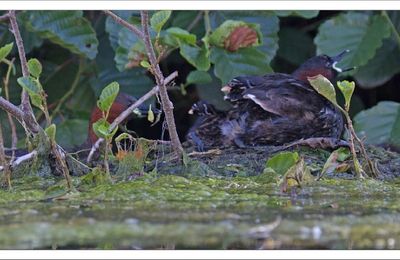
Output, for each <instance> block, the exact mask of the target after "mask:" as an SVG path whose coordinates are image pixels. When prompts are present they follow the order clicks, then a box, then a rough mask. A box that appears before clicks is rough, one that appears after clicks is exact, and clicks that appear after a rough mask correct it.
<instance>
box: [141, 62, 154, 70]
mask: <svg viewBox="0 0 400 260" xmlns="http://www.w3.org/2000/svg"><path fill="white" fill-rule="evenodd" d="M140 66H142V67H143V68H146V69H148V68H150V67H151V65H150V63H149V62H148V61H147V60H142V61H141V62H140Z"/></svg>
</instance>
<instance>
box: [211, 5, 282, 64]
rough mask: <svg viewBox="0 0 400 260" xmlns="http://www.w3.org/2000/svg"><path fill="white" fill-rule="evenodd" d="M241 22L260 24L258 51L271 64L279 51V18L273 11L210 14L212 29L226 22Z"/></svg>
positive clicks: (217, 12)
mask: <svg viewBox="0 0 400 260" xmlns="http://www.w3.org/2000/svg"><path fill="white" fill-rule="evenodd" d="M229 19H230V20H241V21H244V22H246V23H252V24H259V25H260V31H261V33H262V37H263V38H262V41H261V45H260V46H258V47H257V49H258V50H260V51H262V52H263V53H264V56H265V57H266V59H267V62H268V63H269V62H270V61H271V60H272V59H273V58H274V56H275V54H276V51H277V50H278V47H279V46H278V31H279V18H278V17H277V16H276V15H275V14H274V13H273V12H271V11H254V10H253V11H216V12H211V13H210V20H211V26H212V28H213V29H214V28H217V27H218V26H219V25H220V24H222V23H223V22H224V21H225V20H229Z"/></svg>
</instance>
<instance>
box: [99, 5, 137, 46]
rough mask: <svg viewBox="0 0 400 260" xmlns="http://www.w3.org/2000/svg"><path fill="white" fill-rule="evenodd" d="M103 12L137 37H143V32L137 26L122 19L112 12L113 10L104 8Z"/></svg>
mask: <svg viewBox="0 0 400 260" xmlns="http://www.w3.org/2000/svg"><path fill="white" fill-rule="evenodd" d="M103 12H104V13H105V14H106V15H108V16H110V17H111V18H112V19H113V20H114V21H115V22H116V23H118V24H120V25H122V26H124V27H126V28H128V29H129V30H130V31H131V32H133V33H134V34H136V36H137V37H139V38H141V39H143V37H144V35H143V32H142V31H140V29H139V28H137V27H136V26H134V25H133V24H130V23H128V22H127V21H125V20H124V19H122V18H121V17H119V16H118V15H116V14H114V13H113V12H111V11H109V10H104V11H103Z"/></svg>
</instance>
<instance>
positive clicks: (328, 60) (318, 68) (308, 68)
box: [292, 50, 355, 82]
mask: <svg viewBox="0 0 400 260" xmlns="http://www.w3.org/2000/svg"><path fill="white" fill-rule="evenodd" d="M349 52H350V51H349V50H344V51H342V52H341V53H339V54H338V55H336V56H333V57H330V56H328V55H325V54H322V55H318V56H315V57H312V58H310V59H308V60H307V61H305V62H304V63H303V64H302V65H301V66H300V67H299V68H298V69H297V70H295V71H294V72H293V73H292V75H293V76H294V77H295V78H297V79H299V80H303V81H306V82H307V81H308V80H307V78H308V77H313V76H317V75H318V74H321V75H323V76H324V77H325V78H327V79H329V80H333V79H334V78H335V77H336V76H337V74H338V73H341V72H345V71H349V70H353V69H355V68H354V67H351V68H346V69H343V68H340V67H339V66H338V63H339V62H340V61H341V60H342V59H343V57H344V56H345V55H346V54H347V53H349Z"/></svg>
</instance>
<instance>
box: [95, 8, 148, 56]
mask: <svg viewBox="0 0 400 260" xmlns="http://www.w3.org/2000/svg"><path fill="white" fill-rule="evenodd" d="M112 12H113V13H115V14H116V15H118V16H119V17H121V18H122V19H124V20H125V21H128V20H129V18H130V17H131V16H132V15H136V16H140V12H139V11H131V10H113V11H112ZM123 28H125V27H123V26H122V25H120V24H119V23H116V22H115V21H114V19H112V18H111V17H109V16H107V19H106V25H105V30H106V32H107V33H108V38H109V40H110V45H111V47H112V48H113V50H114V51H115V50H116V49H117V47H118V38H119V36H118V34H119V32H120V31H121V30H122V29H123ZM99 53H101V52H100V51H99Z"/></svg>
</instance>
